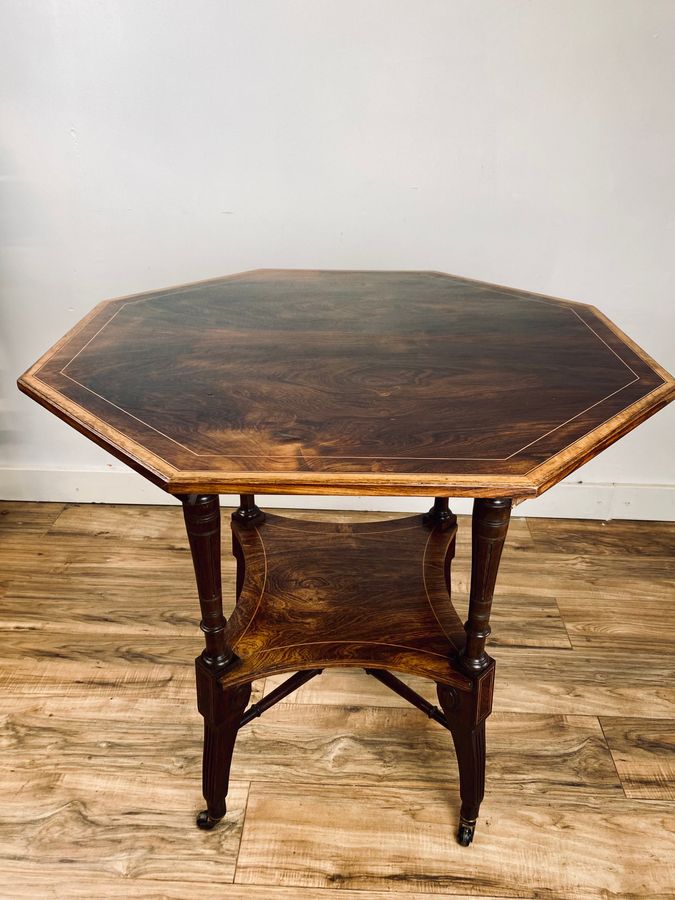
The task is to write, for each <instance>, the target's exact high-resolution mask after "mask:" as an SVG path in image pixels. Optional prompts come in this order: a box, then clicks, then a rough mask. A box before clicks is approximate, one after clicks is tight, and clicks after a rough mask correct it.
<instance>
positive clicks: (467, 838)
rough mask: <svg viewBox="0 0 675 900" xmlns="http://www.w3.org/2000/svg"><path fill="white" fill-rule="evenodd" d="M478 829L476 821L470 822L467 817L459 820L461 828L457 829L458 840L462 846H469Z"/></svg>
mask: <svg viewBox="0 0 675 900" xmlns="http://www.w3.org/2000/svg"><path fill="white" fill-rule="evenodd" d="M475 830H476V823H475V822H469V821H468V820H467V819H460V820H459V829H458V830H457V840H458V841H459V843H460V844H461V845H462V847H468V846H469V844H470V843H471V841H472V840H473V833H474V831H475Z"/></svg>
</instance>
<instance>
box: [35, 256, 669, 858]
mask: <svg viewBox="0 0 675 900" xmlns="http://www.w3.org/2000/svg"><path fill="white" fill-rule="evenodd" d="M19 387H20V388H21V390H22V391H24V392H25V393H27V394H29V395H30V396H32V397H33V398H34V399H36V400H37V401H38V402H40V403H42V404H43V405H44V406H46V407H47V408H48V409H50V410H51V411H52V412H54V413H55V414H56V415H58V416H60V417H61V418H63V419H64V420H65V421H67V422H68V423H69V424H70V425H72V426H73V427H75V428H77V429H78V430H79V431H81V432H82V433H83V434H85V435H87V436H88V437H89V438H91V439H92V440H93V441H95V442H96V443H98V444H100V445H101V446H103V447H105V448H106V449H108V450H109V451H110V452H111V453H112V454H113V455H115V456H117V457H118V458H119V459H122V460H124V461H125V462H126V463H127V464H128V465H130V466H131V467H132V468H134V469H136V470H137V471H138V472H140V473H141V474H143V475H144V476H145V477H147V478H149V479H150V480H151V481H153V482H154V483H155V484H158V485H159V486H161V487H162V488H164V489H165V490H168V491H170V492H171V493H174V494H177V495H178V496H179V497H180V499H181V500H182V502H183V509H184V517H185V524H186V528H187V533H188V538H189V544H190V549H191V552H192V559H193V563H194V569H195V575H196V580H197V588H198V593H199V602H200V607H201V629H202V632H203V634H204V642H205V647H204V650H203V651H202V653H201V654H200V656H199V657H198V658H197V660H196V663H195V664H196V675H197V705H198V709H199V712H200V713H201V715H202V716H203V718H204V749H203V769H202V771H203V793H204V797H205V800H206V805H207V808H206V809H205V810H203V811H202V812H201V813H199V816H198V818H197V824H198V825H199V826H200V827H201V828H204V829H210V828H212V827H213V826H214V825H215V824H216V823H217V822H218V821H219V820H220V819H221V818H222V817H223V816H224V815H225V812H226V802H225V801H226V796H227V792H228V782H229V772H230V764H231V760H232V754H233V750H234V745H235V741H236V737H237V733H238V730H239V728H240V727H241V726H242V725H243V724H246V723H247V722H249V721H251V720H252V719H253V718H255V717H256V716H258V715H260V714H261V713H262V712H264V711H265V710H266V709H268V708H269V707H270V706H272V705H274V704H275V703H277V702H278V701H279V700H281V699H283V698H284V697H287V696H288V695H289V693H290V692H292V691H293V690H295V689H296V688H297V687H298V686H300V685H302V684H303V683H305V682H306V681H308V680H310V679H311V678H314V677H315V676H316V675H318V674H320V672H321V671H322V670H323V669H325V668H332V667H336V666H348V667H354V666H358V667H363V668H365V669H366V670H367V671H368V672H369V673H370V674H371V675H373V676H374V677H375V678H377V679H378V680H379V681H380V682H382V683H383V684H385V685H387V686H388V687H389V688H391V690H393V691H394V692H395V693H397V694H398V695H400V696H401V697H403V698H405V699H406V700H408V701H409V702H410V703H412V704H413V705H414V706H416V707H418V708H419V709H420V710H422V711H423V712H425V713H426V714H427V715H429V716H430V717H431V718H433V719H435V720H436V721H437V722H439V723H440V724H441V725H443V726H444V727H446V728H448V729H449V730H450V732H451V734H452V738H453V741H454V745H455V750H456V754H457V761H458V765H459V774H460V794H461V801H462V802H461V811H460V825H459V832H458V838H459V841H460V843H461V844H463V845H465V846H466V845H468V844H469V843H470V842H471V840H472V839H473V834H474V829H475V824H476V818H477V816H478V811H479V807H480V803H481V800H482V798H483V793H484V783H485V720H486V718H487V716H488V715H489V714H490V712H491V709H492V695H493V688H494V674H495V664H494V661H493V660H492V659H491V658H490V657H489V656H488V655H487V653H486V652H485V641H486V639H487V637H488V635H489V634H490V612H491V606H492V597H493V591H494V587H495V581H496V577H497V570H498V567H499V562H500V557H501V552H502V547H503V545H504V539H505V537H506V532H507V529H508V525H509V516H510V511H511V505H512V501H513V500H517V499H522V498H525V497H531V496H536V495H537V494H539V493H541V492H542V491H544V490H546V489H547V488H549V487H550V486H551V485H553V484H555V483H556V482H558V481H559V480H560V479H561V478H562V477H563V476H564V475H566V474H568V473H569V472H571V471H573V470H574V469H575V468H577V467H578V466H579V465H581V464H582V463H583V462H585V461H587V460H588V459H591V458H592V457H593V456H595V455H596V454H597V453H598V452H600V451H601V450H602V449H604V447H606V446H608V445H609V444H611V443H612V442H613V441H615V440H616V439H617V438H619V437H621V436H622V435H623V434H625V433H627V432H628V431H630V430H631V429H632V428H634V427H635V426H636V425H637V424H639V423H640V422H641V421H643V420H644V419H645V418H647V417H648V416H650V415H652V414H653V413H654V412H656V411H657V410H658V409H659V408H661V407H662V406H664V405H665V404H666V403H668V402H669V401H670V400H671V399H672V398H673V395H674V394H675V382H674V381H673V379H672V378H671V376H670V375H668V373H666V372H665V371H664V370H663V369H661V368H660V367H659V366H658V365H657V364H656V363H654V362H653V361H652V360H651V359H650V358H649V357H648V356H647V354H645V353H644V352H643V351H642V350H640V348H639V347H637V346H636V345H635V344H633V342H632V341H630V339H629V338H627V337H626V336H625V335H623V334H622V333H621V332H620V331H619V330H618V329H617V328H616V327H615V326H614V325H613V324H612V323H611V322H609V321H608V320H607V319H605V317H604V316H603V315H602V314H601V313H600V312H599V311H598V310H596V309H594V308H593V307H590V306H587V305H585V304H579V303H572V302H570V301H564V300H557V299H555V298H550V297H542V296H539V295H535V294H531V293H527V292H521V291H514V290H511V289H508V288H500V287H497V286H495V285H487V284H482V283H479V282H472V281H469V280H467V279H462V278H455V277H452V276H448V275H443V274H440V273H434V272H299V271H295V272H285V271H265V270H263V271H256V272H249V273H243V274H241V275H236V276H231V277H229V278H223V279H217V280H214V281H211V282H203V283H200V284H194V285H185V286H182V287H178V288H172V289H169V290H164V291H158V292H153V293H149V294H143V295H138V296H134V297H127V298H121V299H119V300H113V301H109V302H107V303H103V304H101V305H99V306H98V307H97V308H96V309H95V310H94V311H93V312H92V313H91V314H90V315H89V316H88V317H87V318H85V319H84V320H83V321H82V322H81V323H80V324H79V325H78V326H76V327H75V328H74V329H73V330H72V331H71V332H70V333H69V334H68V335H66V336H65V337H64V338H63V339H62V340H61V341H60V342H59V343H58V344H57V345H56V346H55V347H54V348H52V350H50V351H49V352H48V353H46V354H45V355H44V356H43V357H42V358H41V359H40V360H39V361H38V362H37V363H36V364H35V365H34V366H33V367H31V369H30V370H29V371H28V372H27V373H26V374H25V375H23V376H22V377H21V378H20V379H19ZM226 491H227V492H232V491H234V492H237V493H239V494H240V497H241V501H240V506H239V508H238V509H237V510H236V511H235V513H234V514H233V516H232V523H231V526H232V549H233V553H234V556H235V558H236V561H237V575H236V604H235V606H234V610H233V612H232V614H231V616H230V619H229V621H226V619H225V616H224V612H223V598H222V587H221V568H220V567H221V560H220V553H221V533H220V511H219V501H218V493H219V492H226ZM256 492H262V493H265V492H267V493H270V492H271V493H284V492H285V493H319V494H331V493H335V494H348V493H359V494H360V493H365V494H395V495H406V494H419V495H423V496H433V497H434V504H433V507H432V508H431V509H430V510H429V512H428V513H427V514H426V515H424V516H413V517H408V518H406V519H398V520H389V521H380V522H374V523H369V524H363V523H362V524H358V525H347V524H328V523H323V522H316V521H303V520H293V519H287V518H283V517H280V516H274V515H269V514H265V513H264V512H263V511H262V510H261V509H260V508H259V507H258V506H257V505H256V502H255V496H254V494H255V493H256ZM449 496H471V497H474V498H477V499H476V500H475V503H474V513H473V525H472V571H471V590H470V600H469V611H468V618H467V621H466V624H465V625H464V626H462V622H461V619H460V617H459V616H458V614H457V612H456V611H455V608H454V607H453V604H452V602H451V599H450V596H451V571H450V568H451V562H452V559H453V557H454V553H455V536H456V532H457V524H456V517H455V516H454V515H453V514H452V512H451V510H450V508H449V501H448V497H449ZM390 670H394V671H398V672H402V673H404V674H408V675H413V676H422V677H425V678H428V679H431V680H433V681H434V682H435V683H436V685H437V695H438V698H439V703H440V705H441V709H440V710H439V709H438V708H437V707H435V706H433V705H432V704H431V703H429V702H428V701H427V700H426V699H424V698H423V697H422V696H421V695H419V694H418V693H417V692H416V691H414V690H412V689H411V688H410V687H409V686H407V685H405V684H404V683H403V682H401V681H400V679H397V678H396V677H395V676H394V675H392V674H391V671H390ZM286 672H295V674H294V675H292V676H291V677H290V678H289V679H287V680H286V681H285V682H284V683H283V684H281V685H279V686H278V687H277V688H275V689H274V690H272V691H271V693H269V695H268V696H266V697H265V698H264V699H263V700H260V701H259V702H257V703H255V704H253V706H251V707H250V708H249V709H248V710H246V705H247V703H248V701H249V697H250V695H251V684H252V682H253V681H254V680H256V679H258V678H261V677H265V676H268V675H269V676H272V677H274V676H276V675H278V674H280V673H286Z"/></svg>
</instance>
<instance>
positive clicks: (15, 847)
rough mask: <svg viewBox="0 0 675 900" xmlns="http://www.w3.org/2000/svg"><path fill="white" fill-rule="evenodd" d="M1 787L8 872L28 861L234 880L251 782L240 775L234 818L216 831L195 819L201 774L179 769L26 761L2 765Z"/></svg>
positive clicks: (46, 867) (73, 869) (137, 874)
mask: <svg viewBox="0 0 675 900" xmlns="http://www.w3.org/2000/svg"><path fill="white" fill-rule="evenodd" d="M0 790H2V794H3V804H2V811H1V812H0V835H1V838H2V839H1V841H0V872H1V871H2V868H3V866H4V864H5V863H6V862H7V863H9V864H10V866H11V864H13V863H15V862H16V861H17V860H20V861H21V862H22V863H23V864H24V866H26V865H32V866H33V867H34V868H35V871H41V872H45V871H49V872H50V873H52V874H53V876H54V877H56V878H59V877H60V878H63V877H64V876H68V877H70V878H71V879H75V878H87V877H91V876H95V877H100V876H101V875H106V874H109V875H111V876H125V877H126V878H136V879H141V878H151V879H166V880H169V881H173V880H175V878H176V875H177V873H178V872H180V875H181V877H182V878H183V879H186V880H190V881H206V882H209V881H213V880H216V879H218V880H225V881H230V882H231V881H232V879H233V875H234V867H235V863H236V858H237V853H238V849H239V843H240V834H241V828H242V824H243V819H244V812H245V809H246V802H247V795H248V784H247V783H246V782H243V783H241V782H233V783H232V785H231V788H230V794H229V796H228V816H227V821H226V822H225V823H224V827H222V828H219V829H214V830H213V831H212V832H209V833H204V832H201V831H200V830H199V829H197V828H196V827H195V825H194V815H195V812H196V811H197V810H198V809H199V808H200V806H201V805H203V804H202V801H201V798H200V791H199V782H198V781H197V782H195V779H194V778H193V777H187V776H181V775H180V774H178V773H176V772H170V773H169V772H167V773H162V772H159V771H157V770H156V769H153V770H152V771H150V772H147V773H146V772H144V771H143V769H142V768H141V767H140V766H138V767H137V768H136V769H135V770H132V769H129V770H127V771H122V770H120V769H116V770H114V771H112V772H110V773H108V772H107V771H106V769H105V768H95V767H91V766H89V767H88V766H84V767H83V768H82V770H81V771H80V772H74V771H65V772H59V771H58V770H57V769H51V768H45V769H38V768H35V769H32V770H27V769H22V770H18V771H16V772H12V771H10V772H9V773H7V772H6V771H3V772H0ZM66 896H67V895H66Z"/></svg>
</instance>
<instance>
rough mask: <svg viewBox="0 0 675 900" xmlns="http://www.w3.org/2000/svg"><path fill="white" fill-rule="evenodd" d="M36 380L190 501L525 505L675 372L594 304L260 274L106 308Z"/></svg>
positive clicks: (403, 276)
mask: <svg viewBox="0 0 675 900" xmlns="http://www.w3.org/2000/svg"><path fill="white" fill-rule="evenodd" d="M19 386H20V388H21V389H22V390H23V391H25V392H26V393H28V394H30V395H31V396H32V397H34V398H35V399H36V400H38V402H40V403H43V404H44V405H45V406H47V407H48V408H49V409H51V410H52V411H53V412H55V413H56V414H57V415H60V416H61V417H62V418H65V419H66V421H68V422H69V423H70V424H71V425H73V426H74V427H76V428H78V429H79V430H80V431H82V432H83V433H84V434H86V435H87V436H88V437H90V438H91V439H92V440H94V441H96V442H97V443H99V444H101V445H102V446H104V447H106V448H107V449H108V450H110V452H112V453H113V454H115V455H116V456H118V457H119V458H121V459H123V460H125V461H126V462H127V463H129V465H132V466H133V467H134V468H136V469H137V470H139V471H141V472H142V473H143V474H144V475H146V477H148V478H150V479H151V480H153V481H154V482H155V483H157V484H160V485H161V486H162V487H164V488H165V489H167V490H169V491H171V492H173V493H178V494H181V493H211V492H213V493H215V492H224V491H235V492H238V493H246V494H252V493H254V492H258V493H260V492H263V493H264V492H295V493H382V494H416V495H422V494H426V495H431V496H434V495H436V496H438V495H446V496H448V495H453V496H472V497H476V496H482V497H499V496H504V497H512V498H519V497H528V496H534V495H536V494H538V493H540V492H541V491H542V490H544V489H546V488H547V487H550V486H551V484H554V483H555V482H556V481H558V480H560V478H561V477H563V475H565V474H567V473H568V472H570V471H572V470H573V469H575V468H576V467H578V466H579V465H581V464H582V463H583V462H585V461H586V460H588V459H590V458H591V457H592V456H594V455H595V454H596V453H597V452H599V450H601V449H602V448H603V447H605V446H607V445H608V444H609V443H611V442H612V441H613V440H616V438H618V437H620V436H621V435H622V434H624V433H625V432H626V431H629V430H630V429H631V428H633V427H635V425H637V424H638V423H639V422H640V421H642V420H643V419H644V418H646V417H647V416H649V415H651V414H652V413H653V412H655V411H656V410H657V409H659V408H660V407H661V406H663V405H665V403H667V402H668V401H669V400H670V399H672V397H673V393H674V388H675V383H674V382H673V379H672V378H671V377H670V376H669V375H668V374H667V373H666V372H664V371H663V370H662V369H660V368H659V367H658V366H657V365H656V364H655V363H654V362H653V361H652V360H650V359H649V357H648V356H647V355H646V354H645V353H644V352H643V351H641V350H640V349H639V348H637V347H636V346H635V345H634V344H633V343H632V342H631V341H630V340H629V339H628V338H626V337H625V335H622V334H621V333H620V332H619V331H618V329H617V328H616V327H615V326H613V325H612V324H611V323H610V322H608V321H607V320H606V319H605V318H604V317H603V316H602V314H601V313H599V312H598V311H597V310H595V309H594V308H593V307H590V306H587V305H585V304H580V303H572V302H570V301H565V300H557V299H554V298H548V297H542V296H538V295H535V294H532V293H527V292H523V291H515V290H511V289H508V288H501V287H497V286H495V285H487V284H482V283H478V282H473V281H469V280H467V279H463V278H456V277H452V276H449V275H443V274H440V273H434V272H308V271H266V270H261V271H255V272H247V273H243V274H240V275H236V276H231V277H229V278H223V279H217V280H215V281H211V282H203V283H201V284H194V285H185V286H183V287H178V288H172V289H168V290H164V291H157V292H154V293H148V294H142V295H138V296H134V297H127V298H122V299H120V300H112V301H109V302H107V303H104V304H101V305H100V306H99V307H97V308H96V309H95V310H94V312H93V313H92V314H91V315H90V316H89V317H88V318H86V319H85V320H83V321H82V322H81V323H80V325H78V326H76V328H75V329H74V330H73V331H72V332H71V333H70V334H69V335H67V336H66V337H65V338H64V339H63V340H62V341H61V342H59V343H58V344H57V345H56V346H55V347H54V348H53V349H52V350H50V351H49V352H48V353H47V354H46V355H45V356H44V357H43V358H42V359H41V360H40V361H39V362H38V363H36V365H35V366H33V367H32V368H31V369H30V370H29V371H28V372H27V373H26V374H25V375H24V376H22V378H21V379H20V380H19Z"/></svg>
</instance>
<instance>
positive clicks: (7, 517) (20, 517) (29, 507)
mask: <svg viewBox="0 0 675 900" xmlns="http://www.w3.org/2000/svg"><path fill="white" fill-rule="evenodd" d="M65 509H66V504H65V503H26V502H24V501H22V500H2V501H0V539H1V538H3V537H4V536H6V535H8V534H11V533H16V532H17V531H21V533H22V534H33V535H38V534H45V532H46V531H48V529H49V528H50V527H51V525H53V523H54V522H55V521H56V520H57V519H58V517H59V516H60V515H61V513H62V512H63V511H64V510H65Z"/></svg>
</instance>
